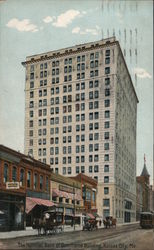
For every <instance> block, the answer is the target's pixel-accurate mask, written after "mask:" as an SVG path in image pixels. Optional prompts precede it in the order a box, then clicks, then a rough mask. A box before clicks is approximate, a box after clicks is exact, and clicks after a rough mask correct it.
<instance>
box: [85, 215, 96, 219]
mask: <svg viewBox="0 0 154 250" xmlns="http://www.w3.org/2000/svg"><path fill="white" fill-rule="evenodd" d="M86 217H89V218H90V219H95V216H94V215H93V214H86Z"/></svg>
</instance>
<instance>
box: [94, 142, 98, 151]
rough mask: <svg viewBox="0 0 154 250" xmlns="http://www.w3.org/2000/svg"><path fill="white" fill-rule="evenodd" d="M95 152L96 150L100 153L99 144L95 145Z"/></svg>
mask: <svg viewBox="0 0 154 250" xmlns="http://www.w3.org/2000/svg"><path fill="white" fill-rule="evenodd" d="M94 150H95V151H98V150H99V144H98V143H96V144H94Z"/></svg>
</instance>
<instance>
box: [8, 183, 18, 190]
mask: <svg viewBox="0 0 154 250" xmlns="http://www.w3.org/2000/svg"><path fill="white" fill-rule="evenodd" d="M6 189H19V182H6Z"/></svg>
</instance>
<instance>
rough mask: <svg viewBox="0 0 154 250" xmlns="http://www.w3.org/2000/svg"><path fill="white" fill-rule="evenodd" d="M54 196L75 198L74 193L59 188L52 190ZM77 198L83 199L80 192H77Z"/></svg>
mask: <svg viewBox="0 0 154 250" xmlns="http://www.w3.org/2000/svg"><path fill="white" fill-rule="evenodd" d="M52 196H53V197H64V198H67V199H72V200H74V194H72V193H67V192H64V191H60V190H57V189H53V190H52ZM75 199H76V200H79V201H80V200H82V197H81V195H79V194H75Z"/></svg>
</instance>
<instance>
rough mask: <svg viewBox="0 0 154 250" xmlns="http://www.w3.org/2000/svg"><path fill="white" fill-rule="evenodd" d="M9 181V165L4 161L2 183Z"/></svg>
mask: <svg viewBox="0 0 154 250" xmlns="http://www.w3.org/2000/svg"><path fill="white" fill-rule="evenodd" d="M7 181H9V166H8V164H6V163H4V183H6V182H7Z"/></svg>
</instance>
